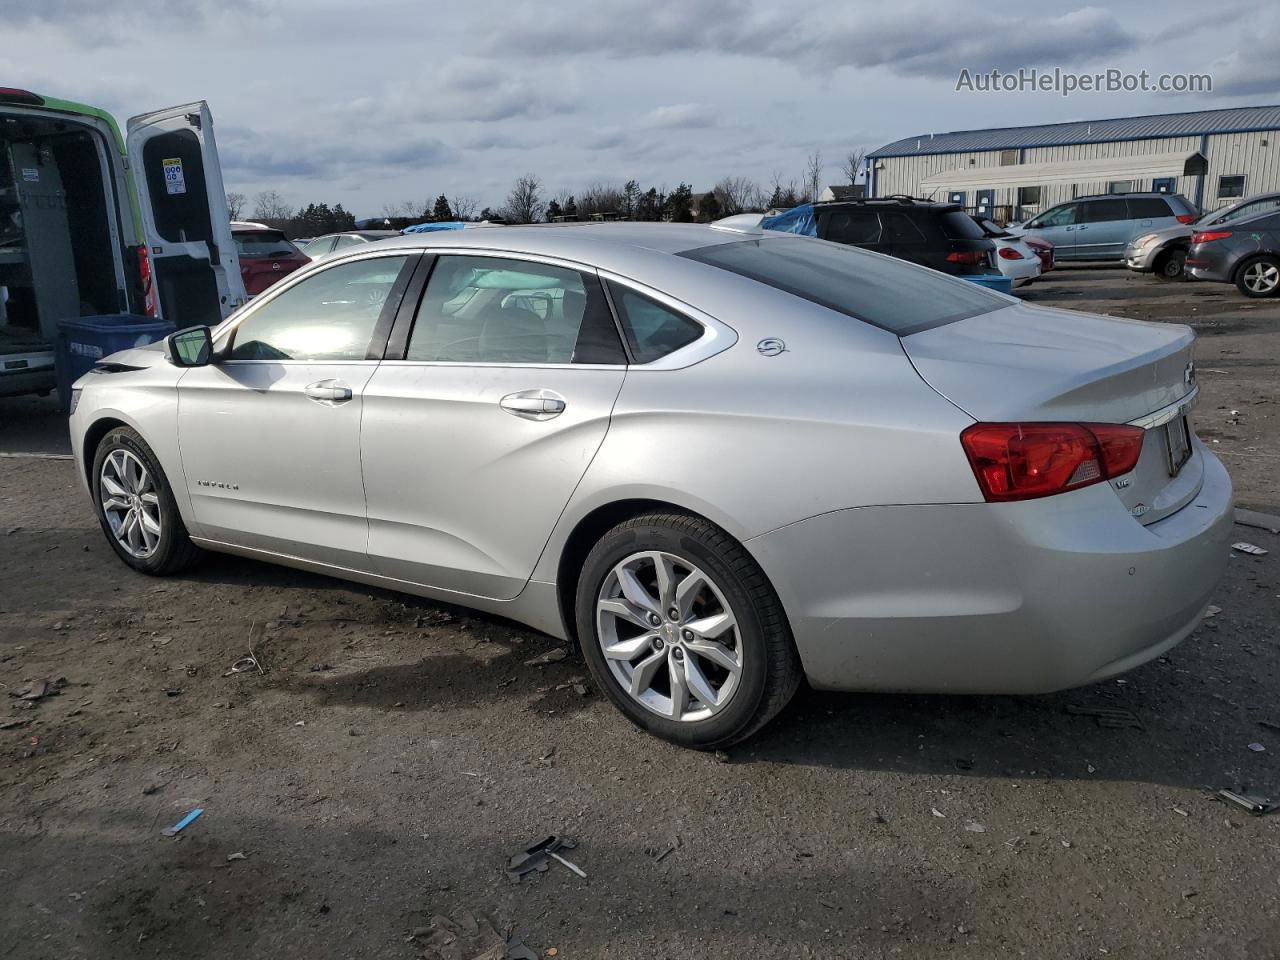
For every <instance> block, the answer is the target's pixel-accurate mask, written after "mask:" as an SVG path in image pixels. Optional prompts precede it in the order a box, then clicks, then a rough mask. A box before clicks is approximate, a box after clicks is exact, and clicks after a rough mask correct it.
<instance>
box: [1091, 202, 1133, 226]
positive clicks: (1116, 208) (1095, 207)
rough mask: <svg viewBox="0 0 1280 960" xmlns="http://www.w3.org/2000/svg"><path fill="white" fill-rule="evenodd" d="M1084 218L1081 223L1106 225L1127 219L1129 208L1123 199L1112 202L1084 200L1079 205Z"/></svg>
mask: <svg viewBox="0 0 1280 960" xmlns="http://www.w3.org/2000/svg"><path fill="white" fill-rule="evenodd" d="M1080 206H1081V207H1083V208H1084V209H1083V211H1082V212H1083V214H1084V216H1083V217H1082V218H1081V220H1080V222H1081V223H1107V222H1109V221H1111V220H1127V219H1129V208H1128V206H1127V205H1126V204H1125V201H1124V198H1123V197H1116V198H1115V199H1114V200H1086V201H1085V202H1084V203H1082V204H1080Z"/></svg>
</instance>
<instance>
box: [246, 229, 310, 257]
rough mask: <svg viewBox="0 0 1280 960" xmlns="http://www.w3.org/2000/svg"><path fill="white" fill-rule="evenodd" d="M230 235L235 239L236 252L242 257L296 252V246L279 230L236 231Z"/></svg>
mask: <svg viewBox="0 0 1280 960" xmlns="http://www.w3.org/2000/svg"><path fill="white" fill-rule="evenodd" d="M232 236H233V237H234V238H235V241H236V253H238V254H240V256H242V257H288V256H292V255H293V254H295V253H297V252H298V248H297V247H295V246H294V245H293V244H292V243H290V242H289V239H288V237H286V236H285V235H284V234H283V233H281V232H280V231H279V230H255V231H253V232H252V233H240V232H236V233H234V234H232Z"/></svg>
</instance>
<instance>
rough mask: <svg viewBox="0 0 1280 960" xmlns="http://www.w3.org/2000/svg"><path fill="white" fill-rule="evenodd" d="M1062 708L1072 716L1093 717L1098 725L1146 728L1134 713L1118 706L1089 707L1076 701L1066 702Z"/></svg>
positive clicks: (1120, 727)
mask: <svg viewBox="0 0 1280 960" xmlns="http://www.w3.org/2000/svg"><path fill="white" fill-rule="evenodd" d="M1064 709H1065V710H1066V711H1067V713H1069V714H1071V715H1072V716H1073V717H1093V718H1094V719H1095V720H1097V721H1098V726H1100V727H1109V728H1112V729H1123V728H1125V727H1133V728H1134V729H1136V730H1145V729H1146V728H1145V727H1144V726H1143V725H1142V721H1141V720H1140V719H1138V715H1137V714H1136V713H1133V712H1132V711H1130V710H1123V709H1121V708H1119V707H1091V706H1085V705H1081V704H1078V703H1068V704H1067V705H1066V707H1065V708H1064Z"/></svg>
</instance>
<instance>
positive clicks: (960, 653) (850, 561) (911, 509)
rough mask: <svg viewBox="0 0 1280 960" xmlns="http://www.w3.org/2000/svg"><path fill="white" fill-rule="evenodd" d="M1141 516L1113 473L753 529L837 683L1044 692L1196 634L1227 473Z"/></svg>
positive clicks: (817, 676) (1103, 673)
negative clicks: (1078, 486) (1050, 490)
mask: <svg viewBox="0 0 1280 960" xmlns="http://www.w3.org/2000/svg"><path fill="white" fill-rule="evenodd" d="M1196 446H1197V451H1198V453H1199V455H1200V456H1201V457H1203V458H1204V482H1203V484H1202V486H1201V489H1200V492H1199V494H1198V495H1197V496H1196V498H1195V499H1194V500H1193V501H1192V502H1191V503H1189V504H1188V505H1187V506H1185V507H1183V508H1182V509H1181V510H1179V511H1178V512H1177V513H1175V514H1172V515H1170V516H1168V517H1165V518H1164V519H1162V520H1159V521H1157V522H1155V523H1152V524H1149V525H1147V526H1143V525H1142V524H1140V523H1138V522H1137V521H1136V520H1134V519H1133V518H1132V517H1131V516H1130V515H1129V513H1128V511H1127V510H1125V508H1124V506H1123V504H1121V502H1120V500H1119V498H1118V497H1116V495H1115V493H1114V491H1112V490H1111V489H1110V487H1109V486H1108V485H1107V484H1095V485H1093V486H1091V487H1087V488H1085V489H1083V490H1079V491H1076V492H1075V493H1072V494H1066V495H1063V496H1059V497H1051V498H1046V499H1043V500H1032V501H1027V502H1024V503H1008V504H987V503H972V504H937V505H920V506H887V507H866V508H857V509H850V510H843V511H837V512H835V513H831V514H826V515H824V516H820V517H814V518H811V519H809V520H805V521H803V522H801V523H797V524H793V525H791V526H789V527H785V528H783V529H781V530H776V531H773V532H772V533H768V534H765V535H763V536H760V537H757V538H755V539H753V540H751V541H750V542H749V544H748V546H749V547H750V548H751V549H752V550H753V552H754V554H755V556H756V557H757V559H758V560H759V561H760V563H761V565H762V566H763V567H764V568H765V571H766V573H768V574H769V576H770V578H771V579H772V581H773V583H774V585H775V587H776V588H777V589H778V593H779V595H780V596H781V598H782V601H783V604H784V606H785V607H786V609H787V612H788V616H789V618H790V622H791V626H792V630H793V632H794V634H795V638H796V644H797V647H798V649H799V652H800V657H801V660H802V662H803V664H804V668H805V672H806V673H807V674H808V677H809V680H810V682H811V683H812V684H813V685H814V686H816V687H820V688H826V689H837V690H878V691H917V692H941V693H1045V692H1049V691H1053V690H1061V689H1065V688H1068V687H1074V686H1079V685H1081V684H1086V683H1092V682H1095V681H1097V680H1101V679H1104V678H1106V677H1109V676H1113V675H1115V674H1117V673H1121V672H1124V671H1126V670H1130V669H1132V668H1133V667H1136V666H1138V665H1139V664H1141V663H1144V662H1146V661H1147V660H1150V659H1151V658H1153V657H1156V656H1159V655H1160V654H1161V653H1163V652H1164V651H1166V650H1168V649H1169V648H1170V647H1172V646H1174V645H1175V644H1177V643H1178V642H1179V641H1181V640H1182V639H1184V638H1185V637H1186V636H1187V635H1188V634H1190V633H1191V632H1192V631H1193V630H1194V629H1195V628H1196V626H1197V624H1198V623H1199V622H1200V617H1201V615H1202V614H1203V611H1204V608H1205V606H1206V605H1207V604H1208V603H1209V600H1210V597H1211V594H1212V593H1213V591H1214V589H1215V588H1216V586H1217V583H1218V581H1219V579H1220V577H1221V576H1222V573H1223V571H1224V569H1225V567H1226V563H1227V559H1228V544H1229V541H1230V532H1231V523H1232V504H1231V481H1230V478H1229V477H1228V476H1227V472H1226V470H1225V469H1224V468H1223V466H1222V464H1221V463H1220V462H1219V461H1218V460H1217V459H1216V458H1215V457H1214V456H1213V455H1212V454H1211V453H1209V452H1208V451H1206V450H1205V449H1204V447H1203V445H1202V444H1200V443H1199V441H1196Z"/></svg>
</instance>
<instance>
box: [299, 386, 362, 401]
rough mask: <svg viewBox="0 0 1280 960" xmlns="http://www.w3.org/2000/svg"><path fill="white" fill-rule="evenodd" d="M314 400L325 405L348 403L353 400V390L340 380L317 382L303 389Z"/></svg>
mask: <svg viewBox="0 0 1280 960" xmlns="http://www.w3.org/2000/svg"><path fill="white" fill-rule="evenodd" d="M302 392H303V393H305V394H306V395H307V396H308V397H310V398H311V399H312V400H320V401H322V402H325V403H346V402H347V401H348V400H350V399H351V388H350V387H349V386H347V385H346V384H345V383H342V382H341V381H338V380H317V381H316V382H315V383H308V384H307V385H306V386H305V387H303V388H302Z"/></svg>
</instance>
